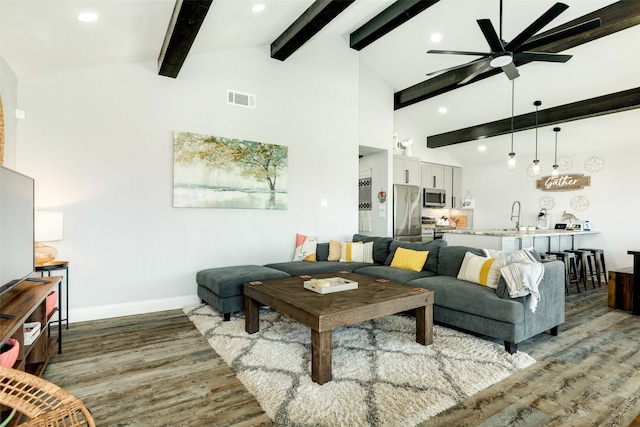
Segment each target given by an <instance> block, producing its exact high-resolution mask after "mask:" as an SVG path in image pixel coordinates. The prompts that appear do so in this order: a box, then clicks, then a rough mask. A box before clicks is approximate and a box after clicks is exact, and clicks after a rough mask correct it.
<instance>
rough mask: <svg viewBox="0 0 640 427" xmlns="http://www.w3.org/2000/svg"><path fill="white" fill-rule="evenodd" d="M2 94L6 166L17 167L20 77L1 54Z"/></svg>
mask: <svg viewBox="0 0 640 427" xmlns="http://www.w3.org/2000/svg"><path fill="white" fill-rule="evenodd" d="M0 95H1V96H2V111H3V113H4V163H3V164H4V166H6V167H8V168H11V169H15V168H16V118H15V117H16V114H15V111H16V108H17V102H18V79H17V78H16V75H15V74H14V73H13V71H12V70H11V68H9V65H8V64H7V63H6V62H5V60H4V58H2V57H1V56H0Z"/></svg>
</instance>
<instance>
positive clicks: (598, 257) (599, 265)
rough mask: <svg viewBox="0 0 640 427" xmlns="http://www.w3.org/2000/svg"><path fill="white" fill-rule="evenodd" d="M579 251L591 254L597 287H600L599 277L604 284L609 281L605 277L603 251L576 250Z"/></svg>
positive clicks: (605, 267) (605, 268) (605, 269)
mask: <svg viewBox="0 0 640 427" xmlns="http://www.w3.org/2000/svg"><path fill="white" fill-rule="evenodd" d="M578 249H579V250H581V251H589V252H591V253H592V254H593V259H594V260H595V264H596V273H597V274H598V286H600V277H602V278H603V279H604V283H607V281H608V280H609V279H608V277H609V276H607V266H606V264H605V262H604V250H602V249H592V248H578Z"/></svg>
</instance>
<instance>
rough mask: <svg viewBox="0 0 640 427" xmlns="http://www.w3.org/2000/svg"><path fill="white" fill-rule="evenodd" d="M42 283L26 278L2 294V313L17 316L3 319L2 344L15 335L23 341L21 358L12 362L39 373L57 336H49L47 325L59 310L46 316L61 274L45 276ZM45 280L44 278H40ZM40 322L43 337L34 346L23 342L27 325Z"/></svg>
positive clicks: (0, 304)
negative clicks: (49, 300)
mask: <svg viewBox="0 0 640 427" xmlns="http://www.w3.org/2000/svg"><path fill="white" fill-rule="evenodd" d="M43 279H44V280H43V282H42V283H41V282H33V281H30V280H28V279H27V280H25V281H24V282H22V283H20V284H19V285H18V286H16V287H15V288H13V289H11V290H10V291H8V292H7V293H5V294H4V295H2V296H1V297H0V313H3V314H9V315H12V316H15V317H14V318H13V319H0V344H3V343H5V342H6V341H7V340H8V339H9V338H13V339H15V340H16V341H18V343H19V344H20V352H19V354H18V360H17V361H16V363H15V364H14V365H13V368H14V369H19V370H22V371H25V372H28V373H30V374H33V375H37V376H40V375H41V374H42V372H43V371H44V368H45V366H46V365H47V361H48V360H49V356H50V355H51V351H52V350H53V348H54V347H55V344H56V342H57V339H56V338H50V337H48V336H47V325H48V324H49V321H50V320H51V317H52V316H53V314H54V313H55V312H56V310H53V312H52V313H51V314H50V315H49V316H47V304H46V299H47V295H49V293H50V292H51V291H52V290H53V289H54V288H55V287H56V286H59V285H60V282H61V279H62V278H61V277H58V276H52V277H46V278H43ZM39 280H42V279H39ZM26 322H40V325H41V332H40V336H39V337H38V338H37V339H36V340H35V341H34V342H33V344H31V345H27V346H25V345H24V324H25V323H26ZM58 337H60V339H62V322H58Z"/></svg>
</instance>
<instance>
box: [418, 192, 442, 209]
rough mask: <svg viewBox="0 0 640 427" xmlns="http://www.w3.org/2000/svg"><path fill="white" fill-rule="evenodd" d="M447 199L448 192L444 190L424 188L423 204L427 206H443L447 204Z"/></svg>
mask: <svg viewBox="0 0 640 427" xmlns="http://www.w3.org/2000/svg"><path fill="white" fill-rule="evenodd" d="M446 200H447V193H446V192H445V191H444V190H436V189H432V188H423V189H422V206H424V207H425V208H438V207H440V208H441V207H443V206H444V205H445V201H446Z"/></svg>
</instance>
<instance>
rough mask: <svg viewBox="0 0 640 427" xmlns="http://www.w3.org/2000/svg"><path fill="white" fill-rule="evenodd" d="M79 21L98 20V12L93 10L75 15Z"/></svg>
mask: <svg viewBox="0 0 640 427" xmlns="http://www.w3.org/2000/svg"><path fill="white" fill-rule="evenodd" d="M77 19H78V21H80V22H93V21H97V20H98V14H96V13H94V12H84V13H81V14H79V15H78V16H77Z"/></svg>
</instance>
